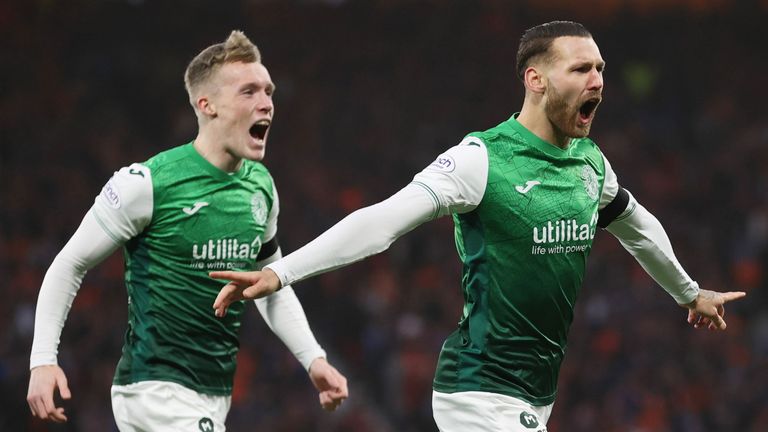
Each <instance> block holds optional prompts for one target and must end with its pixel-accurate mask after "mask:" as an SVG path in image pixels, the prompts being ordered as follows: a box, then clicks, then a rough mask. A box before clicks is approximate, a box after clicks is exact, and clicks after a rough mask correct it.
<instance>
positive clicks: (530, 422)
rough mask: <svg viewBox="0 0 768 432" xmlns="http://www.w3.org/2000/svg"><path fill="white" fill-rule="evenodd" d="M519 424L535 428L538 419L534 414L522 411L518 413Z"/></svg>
mask: <svg viewBox="0 0 768 432" xmlns="http://www.w3.org/2000/svg"><path fill="white" fill-rule="evenodd" d="M520 424H521V425H523V426H525V427H527V428H528V429H536V428H537V427H539V419H537V418H536V414H531V413H529V412H528V411H523V412H521V413H520Z"/></svg>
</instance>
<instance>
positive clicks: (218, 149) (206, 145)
mask: <svg viewBox="0 0 768 432" xmlns="http://www.w3.org/2000/svg"><path fill="white" fill-rule="evenodd" d="M192 145H193V146H194V147H195V150H197V152H198V153H200V156H202V157H203V158H204V159H205V160H207V161H208V162H210V163H211V165H213V166H215V167H216V168H218V169H220V170H222V171H224V172H228V173H231V172H235V171H237V170H238V169H240V166H241V165H242V163H243V160H242V159H240V158H237V157H235V156H233V155H232V154H231V153H230V152H228V151H227V150H226V147H225V146H224V140H223V139H221V138H220V137H218V136H216V134H214V133H212V132H211V131H210V130H209V129H206V128H200V130H199V131H198V133H197V137H196V138H195V141H194V143H193V144H192Z"/></svg>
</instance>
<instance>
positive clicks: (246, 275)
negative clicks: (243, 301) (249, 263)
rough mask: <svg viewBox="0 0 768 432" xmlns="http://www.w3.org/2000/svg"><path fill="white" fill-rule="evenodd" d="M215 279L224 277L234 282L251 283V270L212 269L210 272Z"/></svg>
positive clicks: (209, 274)
mask: <svg viewBox="0 0 768 432" xmlns="http://www.w3.org/2000/svg"><path fill="white" fill-rule="evenodd" d="M208 276H210V277H211V278H213V279H224V280H228V281H232V282H240V283H244V284H248V285H250V284H251V277H250V272H234V271H212V272H209V273H208Z"/></svg>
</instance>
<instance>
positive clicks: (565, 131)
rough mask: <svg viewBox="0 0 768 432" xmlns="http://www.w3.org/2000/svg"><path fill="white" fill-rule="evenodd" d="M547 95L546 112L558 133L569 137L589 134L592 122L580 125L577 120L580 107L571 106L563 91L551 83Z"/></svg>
mask: <svg viewBox="0 0 768 432" xmlns="http://www.w3.org/2000/svg"><path fill="white" fill-rule="evenodd" d="M546 95H547V102H546V104H545V105H544V112H545V114H546V115H547V118H548V119H549V122H550V123H551V124H552V125H553V126H554V127H555V131H556V132H557V133H558V134H560V135H562V136H566V137H568V138H584V137H586V136H588V135H589V130H590V129H591V127H592V123H591V122H590V123H587V124H586V125H584V126H580V125H579V124H578V122H577V119H578V108H577V107H571V106H569V105H568V101H567V100H566V98H565V97H564V96H563V94H562V93H560V92H558V91H557V89H556V88H555V87H554V86H552V85H550V86H548V87H547V90H546Z"/></svg>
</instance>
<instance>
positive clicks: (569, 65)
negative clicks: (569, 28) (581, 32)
mask: <svg viewBox="0 0 768 432" xmlns="http://www.w3.org/2000/svg"><path fill="white" fill-rule="evenodd" d="M550 49H551V50H552V54H553V56H552V61H551V62H550V64H549V65H548V66H547V67H546V77H547V80H546V82H547V84H546V89H545V90H544V97H545V105H544V111H545V114H546V116H547V118H548V120H549V122H550V123H551V124H552V126H553V127H554V129H555V131H556V132H557V133H558V134H559V135H562V136H566V137H570V138H583V137H586V136H587V135H589V130H590V128H591V127H592V120H594V118H595V112H596V111H597V106H598V105H599V104H600V101H601V100H602V91H603V69H604V68H605V62H604V61H603V58H602V57H601V56H600V50H599V49H598V48H597V44H596V43H595V41H594V40H593V39H592V38H585V37H575V36H566V37H560V38H557V39H555V40H554V41H553V42H552V47H551V48H550Z"/></svg>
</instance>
